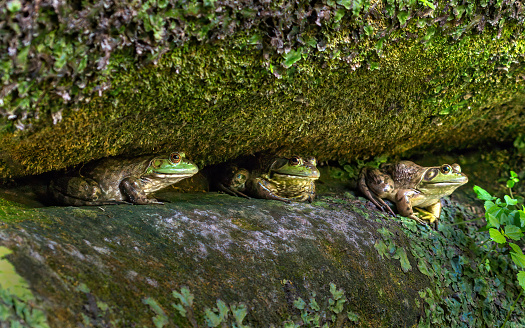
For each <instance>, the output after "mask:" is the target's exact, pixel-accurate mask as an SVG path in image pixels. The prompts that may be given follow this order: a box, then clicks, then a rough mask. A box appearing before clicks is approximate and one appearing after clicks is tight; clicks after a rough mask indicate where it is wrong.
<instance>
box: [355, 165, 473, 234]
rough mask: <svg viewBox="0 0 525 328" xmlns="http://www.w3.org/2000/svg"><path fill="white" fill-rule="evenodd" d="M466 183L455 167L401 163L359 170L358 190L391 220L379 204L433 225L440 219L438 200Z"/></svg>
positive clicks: (419, 221)
mask: <svg viewBox="0 0 525 328" xmlns="http://www.w3.org/2000/svg"><path fill="white" fill-rule="evenodd" d="M467 182H468V177H467V176H466V175H465V174H464V173H462V172H461V167H460V165H459V164H457V163H454V164H452V165H449V164H443V165H441V166H432V167H423V166H420V165H418V164H416V163H414V162H412V161H406V160H405V161H400V162H397V163H386V164H382V165H381V166H380V167H379V168H378V169H372V168H367V167H365V168H363V169H362V170H361V172H360V174H359V178H358V188H359V190H360V192H361V193H363V194H364V195H365V196H366V197H367V198H368V199H369V200H370V201H372V203H374V204H375V205H376V206H377V207H379V208H380V209H381V210H383V211H386V212H389V213H390V214H392V215H394V216H395V214H394V212H393V211H392V209H391V208H390V207H389V206H388V205H387V204H386V203H385V201H384V200H383V199H388V200H390V201H392V202H393V203H394V204H395V205H396V208H397V210H398V212H399V214H401V215H403V216H406V217H408V218H411V219H413V220H415V221H417V222H418V223H420V224H428V223H430V224H434V225H436V224H437V220H438V219H439V216H440V215H441V208H442V205H441V198H442V197H445V196H449V195H450V194H452V193H453V192H454V191H455V190H456V189H457V188H459V187H461V186H462V185H464V184H465V183H467ZM414 210H416V211H417V212H418V214H419V216H418V215H416V213H414Z"/></svg>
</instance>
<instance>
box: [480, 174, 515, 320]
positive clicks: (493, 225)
mask: <svg viewBox="0 0 525 328" xmlns="http://www.w3.org/2000/svg"><path fill="white" fill-rule="evenodd" d="M518 182H519V179H518V175H517V174H516V172H514V171H510V178H509V180H508V181H507V184H506V186H507V188H508V189H509V195H505V196H504V197H503V200H502V199H501V198H498V197H495V196H492V195H491V194H490V193H489V192H488V191H486V190H484V189H483V188H481V187H479V186H474V192H475V193H476V195H477V197H478V198H479V199H481V200H483V201H485V204H484V207H485V218H486V220H487V225H486V227H485V228H483V229H481V230H482V231H487V230H488V231H489V236H490V237H489V238H490V239H489V240H491V241H493V242H495V243H494V244H493V246H492V248H491V249H490V251H489V253H490V252H492V251H494V250H495V249H496V247H497V246H498V245H499V246H507V248H508V249H509V250H510V252H509V255H510V257H511V259H512V262H514V264H516V266H517V267H518V268H519V272H518V274H517V279H518V283H519V285H520V286H521V288H522V289H521V292H520V294H519V295H518V297H517V298H516V300H515V301H514V304H513V305H512V307H511V308H510V309H509V312H508V314H507V317H506V319H505V322H504V323H503V325H502V326H501V327H505V324H506V323H507V320H508V319H509V317H510V315H511V313H512V311H514V307H515V305H516V303H517V302H518V300H519V299H520V297H521V295H522V294H523V290H524V289H525V270H524V269H525V255H524V254H523V251H522V250H521V248H520V247H519V246H518V245H517V244H516V243H514V242H512V241H519V240H521V239H522V238H523V236H524V235H523V232H524V231H525V206H523V205H521V208H520V206H519V205H518V200H517V199H516V198H514V196H513V193H512V188H513V187H514V186H515V184H516V183H518ZM487 254H488V253H487ZM481 262H482V264H483V265H484V267H485V268H486V269H487V270H490V261H489V260H488V259H487V258H486V256H485V257H484V258H483V260H482V261H481Z"/></svg>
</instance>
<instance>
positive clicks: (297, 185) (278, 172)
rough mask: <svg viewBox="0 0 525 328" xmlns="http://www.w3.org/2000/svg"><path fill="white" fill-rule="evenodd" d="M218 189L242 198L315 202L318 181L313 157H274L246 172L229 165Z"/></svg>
mask: <svg viewBox="0 0 525 328" xmlns="http://www.w3.org/2000/svg"><path fill="white" fill-rule="evenodd" d="M224 176H225V177H224V178H223V179H222V181H221V182H220V183H219V189H221V190H223V191H225V192H227V193H229V194H231V195H234V196H240V197H245V198H251V197H254V198H262V199H272V200H278V201H282V202H286V203H290V202H292V201H295V202H306V201H308V202H312V201H313V200H314V199H315V180H317V179H319V177H320V173H319V170H318V169H317V161H316V159H315V158H314V157H305V158H303V157H300V156H291V157H289V158H287V157H273V158H272V159H271V160H270V161H268V163H267V164H260V165H258V167H257V168H255V169H253V170H251V171H249V170H247V169H245V168H242V167H238V166H235V165H232V166H229V168H228V169H227V170H226V172H225V175H224Z"/></svg>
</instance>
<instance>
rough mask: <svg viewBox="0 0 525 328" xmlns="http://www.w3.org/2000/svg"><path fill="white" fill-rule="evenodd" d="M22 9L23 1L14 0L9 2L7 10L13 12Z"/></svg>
mask: <svg viewBox="0 0 525 328" xmlns="http://www.w3.org/2000/svg"><path fill="white" fill-rule="evenodd" d="M20 9H22V3H21V2H20V0H12V1H9V2H8V3H7V10H9V11H10V12H12V13H15V12H17V11H20Z"/></svg>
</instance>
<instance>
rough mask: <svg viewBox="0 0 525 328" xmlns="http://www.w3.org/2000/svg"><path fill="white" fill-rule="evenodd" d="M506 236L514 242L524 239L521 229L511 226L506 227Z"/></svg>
mask: <svg viewBox="0 0 525 328" xmlns="http://www.w3.org/2000/svg"><path fill="white" fill-rule="evenodd" d="M505 235H506V236H507V237H509V238H510V239H513V240H520V239H521V237H523V232H521V229H520V228H518V227H516V226H515V225H511V224H510V225H507V226H505Z"/></svg>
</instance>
